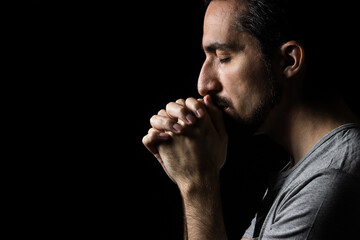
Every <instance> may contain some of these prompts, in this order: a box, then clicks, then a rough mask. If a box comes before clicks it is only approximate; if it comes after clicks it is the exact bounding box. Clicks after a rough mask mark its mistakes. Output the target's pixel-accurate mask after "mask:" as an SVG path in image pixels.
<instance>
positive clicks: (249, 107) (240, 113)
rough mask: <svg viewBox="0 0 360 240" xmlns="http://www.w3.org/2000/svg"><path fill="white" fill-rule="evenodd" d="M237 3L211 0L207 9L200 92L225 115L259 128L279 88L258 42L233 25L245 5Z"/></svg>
mask: <svg viewBox="0 0 360 240" xmlns="http://www.w3.org/2000/svg"><path fill="white" fill-rule="evenodd" d="M237 2H238V1H234V0H230V1H212V2H211V3H210V4H209V6H208V8H207V11H206V14H205V18H204V33H203V39H202V45H203V50H204V52H205V55H206V59H205V61H204V63H203V66H202V68H201V72H200V75H199V79H198V92H199V94H200V95H202V96H205V95H211V96H212V98H213V100H214V102H215V103H216V105H217V106H219V107H220V108H222V110H223V111H224V113H225V114H227V115H228V116H230V117H231V118H233V119H236V120H237V121H239V122H240V123H241V124H243V125H244V126H249V127H251V128H253V129H254V130H256V129H257V128H259V127H260V126H261V125H262V123H263V122H264V120H265V119H266V116H267V115H268V113H269V112H270V111H271V109H272V108H273V107H274V105H276V103H277V102H278V99H279V95H280V91H279V87H278V85H277V84H276V80H275V77H274V74H273V73H272V70H271V64H269V62H268V61H265V58H264V57H263V55H262V53H261V50H260V47H259V44H258V41H257V40H256V39H255V38H254V37H253V36H251V35H250V34H248V33H246V32H241V31H239V30H238V29H236V28H235V26H234V20H235V17H236V16H238V12H239V11H243V10H244V7H245V6H242V5H243V4H239V3H237Z"/></svg>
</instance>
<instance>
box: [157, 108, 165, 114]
mask: <svg viewBox="0 0 360 240" xmlns="http://www.w3.org/2000/svg"><path fill="white" fill-rule="evenodd" d="M164 114H166V111H165V109H161V110H160V111H159V112H158V115H164Z"/></svg>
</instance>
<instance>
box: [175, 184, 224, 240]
mask: <svg viewBox="0 0 360 240" xmlns="http://www.w3.org/2000/svg"><path fill="white" fill-rule="evenodd" d="M180 192H181V195H182V198H183V204H184V216H185V220H184V224H185V226H184V229H185V237H184V238H185V240H194V239H196V240H203V239H204V240H212V239H216V240H226V239H227V237H226V229H225V226H224V220H223V214H222V207H221V194H220V185H219V181H218V178H215V179H211V180H206V181H202V182H201V184H194V185H191V186H187V187H186V188H183V189H180Z"/></svg>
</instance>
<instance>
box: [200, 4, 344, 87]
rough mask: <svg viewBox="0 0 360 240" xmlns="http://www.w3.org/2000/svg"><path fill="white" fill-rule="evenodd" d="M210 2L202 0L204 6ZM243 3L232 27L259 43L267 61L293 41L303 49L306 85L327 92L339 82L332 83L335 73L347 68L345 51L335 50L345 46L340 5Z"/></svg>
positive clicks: (335, 77) (337, 75)
mask: <svg viewBox="0 0 360 240" xmlns="http://www.w3.org/2000/svg"><path fill="white" fill-rule="evenodd" d="M210 2H211V0H205V4H206V5H208V4H210ZM244 3H246V4H247V10H246V11H243V12H240V13H239V16H236V20H235V25H236V26H237V27H238V28H239V30H241V31H245V32H247V33H249V34H251V35H253V36H254V37H255V38H256V39H257V40H258V41H259V45H260V47H261V50H262V52H263V54H264V56H265V57H267V58H270V57H271V55H272V53H273V52H274V50H276V49H277V48H278V47H280V46H281V45H282V44H283V43H285V42H287V41H289V40H296V41H298V42H299V43H300V44H301V45H302V46H303V47H304V49H305V56H306V61H307V66H308V67H307V76H308V77H306V81H307V82H306V83H305V84H307V85H311V88H312V89H313V90H315V92H316V91H317V90H319V89H320V88H321V89H324V90H330V88H331V86H333V85H334V83H335V82H336V83H337V82H338V81H335V80H336V79H337V77H340V75H342V74H343V71H337V70H340V69H343V68H344V67H346V66H344V62H343V59H344V57H347V56H346V55H344V54H343V53H346V51H338V50H335V51H334V49H336V47H338V46H340V45H341V44H346V42H344V39H343V36H344V35H343V34H344V32H342V31H344V28H343V27H342V26H343V25H345V24H344V23H346V21H345V19H344V14H341V9H340V8H341V5H340V4H336V6H335V5H332V3H329V2H328V1H321V0H244ZM339 13H340V14H339ZM340 20H343V22H341V21H340ZM342 46H344V45H342ZM334 47H335V48H334ZM329 49H331V50H332V51H329ZM334 53H336V54H334ZM322 68H326V69H322ZM326 74H327V75H326ZM329 77H330V78H331V79H330V80H331V81H333V83H331V81H329ZM315 79H316V81H315ZM324 81H326V83H325V82H324ZM325 86H326V87H330V88H329V89H325ZM316 93H317V92H316Z"/></svg>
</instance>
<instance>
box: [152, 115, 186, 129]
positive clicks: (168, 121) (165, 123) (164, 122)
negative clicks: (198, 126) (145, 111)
mask: <svg viewBox="0 0 360 240" xmlns="http://www.w3.org/2000/svg"><path fill="white" fill-rule="evenodd" d="M150 124H151V126H152V127H153V128H155V129H157V130H159V131H161V132H165V131H171V132H173V133H181V131H182V130H183V127H182V126H181V125H180V124H179V123H177V121H175V120H174V119H172V118H169V117H168V116H160V115H154V116H152V117H151V118H150Z"/></svg>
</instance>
